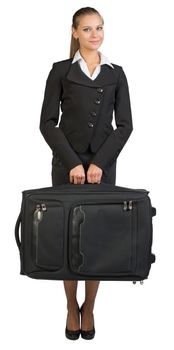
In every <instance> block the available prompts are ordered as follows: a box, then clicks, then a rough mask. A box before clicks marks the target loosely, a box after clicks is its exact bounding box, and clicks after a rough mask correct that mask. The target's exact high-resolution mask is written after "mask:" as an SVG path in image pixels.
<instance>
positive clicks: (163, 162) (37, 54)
mask: <svg viewBox="0 0 174 350" xmlns="http://www.w3.org/2000/svg"><path fill="white" fill-rule="evenodd" d="M61 3H62V4H61ZM84 6H92V7H95V8H96V9H97V10H99V12H100V13H101V14H102V15H103V17H104V20H105V27H104V28H105V40H104V43H103V44H102V47H101V48H100V49H101V51H102V52H103V53H104V54H105V55H107V56H108V58H109V59H110V61H111V62H113V63H115V64H118V65H121V66H122V67H123V69H124V71H125V73H126V76H127V79H128V84H129V90H130V98H131V107H132V116H133V126H134V130H133V132H132V134H131V136H130V138H129V140H128V142H127V144H126V145H125V147H124V148H123V150H122V152H121V153H120V155H119V158H118V161H117V185H119V186H125V187H132V188H145V189H147V190H149V191H150V198H151V201H152V205H153V206H155V207H156V209H157V216H156V217H154V218H153V226H154V237H153V249H152V250H153V252H154V253H155V254H156V263H155V264H153V265H152V268H151V271H150V274H149V278H148V279H147V280H145V282H144V285H140V284H139V283H137V284H136V285H133V284H132V283H131V282H116V281H107V282H105V281H101V283H100V286H99V290H98V294H97V298H96V303H95V309H94V315H95V326H96V336H95V338H94V339H93V340H92V341H90V342H87V341H85V340H83V339H81V338H80V339H79V340H78V341H76V342H71V341H70V340H68V339H66V338H65V336H64V328H65V322H66V314H67V313H66V298H65V293H64V289H63V282H62V281H44V280H34V279H31V278H28V277H27V276H21V275H20V274H19V270H20V266H19V254H18V249H17V246H16V243H15V239H14V226H15V222H16V219H17V216H18V213H19V210H20V205H21V199H22V193H21V192H22V191H23V190H28V189H32V188H41V187H47V186H51V157H52V153H51V149H50V148H49V146H48V145H47V144H46V142H45V140H44V139H43V136H42V135H41V133H40V130H39V120H40V111H41V105H42V100H43V94H44V89H45V82H46V78H47V75H48V73H49V71H50V69H51V68H52V64H53V62H56V61H59V60H62V59H66V58H68V57H69V47H70V35H71V31H70V27H71V21H72V16H73V14H74V12H75V11H76V10H78V9H79V8H80V7H84ZM0 16H1V18H0V25H1V28H0V32H1V55H0V59H1V64H0V86H1V128H0V132H1V137H0V142H1V147H0V150H1V201H0V205H1V237H0V238H1V240H0V243H1V254H0V258H1V261H0V268H1V287H0V291H1V297H0V301H1V306H0V317H1V336H0V342H2V345H1V349H4V350H6V349H12V348H13V349H14V348H16V349H18V350H22V349H25V350H31V349H33V350H36V349H42V350H45V349H52V350H54V349H58V348H59V349H60V348H61V346H63V348H64V349H69V348H70V347H74V346H75V347H76V348H77V349H78V348H81V346H82V345H83V346H84V347H88V346H90V348H92V349H96V348H99V347H100V346H103V348H106V347H107V348H108V349H110V348H111V349H119V350H122V349H124V350H127V349H134V350H138V349H139V348H141V350H145V349H147V348H148V349H150V348H151V349H153V348H156V349H157V348H159V347H160V348H161V349H164V348H166V349H172V348H173V346H174V341H173V324H172V323H173V314H174V307H173V295H174V287H173V286H174V284H173V266H174V264H173V251H174V239H173V236H174V224H173V217H174V201H173V195H174V192H173V171H172V165H173V149H174V143H173V116H174V115H173V81H174V74H173V73H174V71H173V62H174V57H173V52H172V47H173V37H172V32H173V31H174V28H172V26H173V25H172V22H173V12H172V1H168V0H165V1H159V0H158V1H155V0H154V1H153V0H146V1H138V0H132V1H126V0H121V1H109V0H107V1H90V0H89V1H76V0H74V1H71V0H66V1H64V2H60V1H58V0H57V1H53V0H49V1H47V0H45V1H44V0H42V1H41V0H35V1H34V0H30V1H22V0H21V1H19V0H16V1H8V0H6V1H2V2H1V8H0ZM77 297H78V300H79V304H80V305H81V303H82V302H83V298H84V281H81V282H79V287H78V292H77Z"/></svg>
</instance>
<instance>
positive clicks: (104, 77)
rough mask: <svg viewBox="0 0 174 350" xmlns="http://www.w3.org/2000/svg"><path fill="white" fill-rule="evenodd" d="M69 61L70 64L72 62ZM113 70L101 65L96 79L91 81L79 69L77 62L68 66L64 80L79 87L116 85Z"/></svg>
mask: <svg viewBox="0 0 174 350" xmlns="http://www.w3.org/2000/svg"><path fill="white" fill-rule="evenodd" d="M72 60H73V59H72V58H71V59H70V63H71V62H72ZM115 73H116V72H115V67H114V69H113V68H112V67H110V66H109V65H107V64H102V65H101V70H100V73H99V74H98V76H97V77H96V79H94V80H91V79H90V78H89V77H88V76H87V75H86V74H85V73H84V72H83V71H82V70H81V68H80V66H79V63H78V61H76V62H75V63H73V64H70V69H69V71H68V74H67V75H66V79H68V80H69V81H72V82H73V83H76V84H79V85H85V86H89V87H101V86H106V85H113V84H116V80H117V78H116V74H115Z"/></svg>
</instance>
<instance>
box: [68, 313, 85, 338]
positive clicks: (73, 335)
mask: <svg viewBox="0 0 174 350" xmlns="http://www.w3.org/2000/svg"><path fill="white" fill-rule="evenodd" d="M78 311H79V312H80V308H78ZM80 332H81V330H80V329H78V330H76V331H71V330H70V329H68V328H67V326H66V328H65V335H66V337H67V338H68V339H70V340H77V339H78V338H79V336H80Z"/></svg>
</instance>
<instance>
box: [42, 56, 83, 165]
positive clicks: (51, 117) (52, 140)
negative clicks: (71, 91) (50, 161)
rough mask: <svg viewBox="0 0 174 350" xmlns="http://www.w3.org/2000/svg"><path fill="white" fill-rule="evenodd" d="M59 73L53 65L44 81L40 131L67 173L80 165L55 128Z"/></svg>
mask: <svg viewBox="0 0 174 350" xmlns="http://www.w3.org/2000/svg"><path fill="white" fill-rule="evenodd" d="M61 92H62V84H61V73H60V72H59V69H58V68H57V67H56V63H53V66H52V69H51V71H50V72H49V75H48V77H47V80H46V86H45V92H44V99H43V104H42V108H41V115H40V125H39V128H40V131H41V133H42V135H43V137H44V139H45V141H46V142H47V143H48V145H49V146H50V148H51V149H52V151H55V152H56V153H57V154H58V156H59V157H60V160H61V161H62V163H63V164H64V166H65V168H66V169H67V171H68V172H69V171H70V170H71V169H72V168H74V167H75V166H77V165H79V164H82V162H81V160H80V159H79V157H78V155H77V154H76V152H75V151H74V150H73V148H72V147H71V145H70V144H69V142H68V140H67V138H66V137H65V135H64V133H63V131H62V130H61V129H60V128H59V127H56V125H57V123H58V120H59V109H60V102H61Z"/></svg>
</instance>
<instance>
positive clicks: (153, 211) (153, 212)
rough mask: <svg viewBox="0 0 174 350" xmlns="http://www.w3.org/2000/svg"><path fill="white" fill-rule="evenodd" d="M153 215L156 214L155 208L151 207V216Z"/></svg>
mask: <svg viewBox="0 0 174 350" xmlns="http://www.w3.org/2000/svg"><path fill="white" fill-rule="evenodd" d="M155 215H156V208H155V207H152V216H155Z"/></svg>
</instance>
